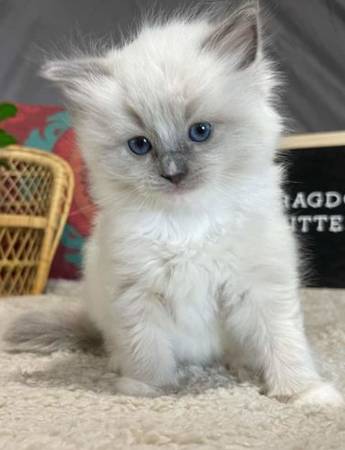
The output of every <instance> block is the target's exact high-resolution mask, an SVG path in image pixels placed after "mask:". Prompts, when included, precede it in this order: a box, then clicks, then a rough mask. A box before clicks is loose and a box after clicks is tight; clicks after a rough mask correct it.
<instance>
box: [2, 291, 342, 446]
mask: <svg viewBox="0 0 345 450" xmlns="http://www.w3.org/2000/svg"><path fill="white" fill-rule="evenodd" d="M67 292H69V289H67ZM303 299H304V308H305V320H306V326H307V333H308V336H309V338H310V340H311V343H312V346H313V348H314V350H315V351H316V352H317V354H318V356H319V358H318V359H319V361H320V362H319V364H320V367H321V370H322V372H323V373H324V374H325V375H327V376H328V377H329V378H331V379H332V380H333V381H335V383H336V384H337V386H338V387H339V388H340V390H341V391H342V392H343V393H345V292H343V291H336V290H334V291H328V290H307V291H305V292H304V293H303ZM66 301H73V299H72V298H69V297H68V296H67V294H66V290H65V292H64V293H62V294H60V295H57V294H49V295H46V296H41V297H35V298H33V297H31V298H30V297H26V298H21V299H19V298H15V299H9V300H1V301H0V327H1V328H0V329H1V330H2V329H3V328H4V327H5V326H6V323H8V321H9V320H10V319H11V318H12V317H13V316H14V315H15V314H17V313H18V312H20V311H23V310H25V311H28V310H31V309H33V308H37V307H40V308H45V307H50V306H53V305H56V304H61V305H62V304H63V302H66ZM115 376H116V375H115V374H114V373H112V372H111V371H110V370H109V369H108V366H107V360H106V359H105V358H104V357H101V356H95V355H89V354H82V353H74V354H71V353H66V352H58V353H55V354H53V355H50V356H35V355H32V354H20V355H18V354H17V355H16V354H12V355H10V354H7V353H5V352H3V351H1V352H0V383H1V384H0V448H1V449H6V450H12V449H13V450H21V449H28V450H42V449H44V450H50V449H59V450H60V449H63V450H84V449H90V450H91V449H95V450H96V449H97V450H101V449H102V450H111V449H121V450H126V449H143V450H144V449H157V448H161V449H200V450H202V449H234V450H235V449H236V450H239V449H262V450H264V449H265V450H268V449H274V450H276V449H280V450H281V449H293V450H307V449H312V450H316V449H327V450H331V449H337V450H338V449H339V450H340V449H345V410H344V409H338V410H332V409H315V408H313V409H311V408H306V407H305V408H297V407H294V406H291V405H285V404H281V403H278V402H277V401H275V400H270V399H268V398H266V397H264V396H262V395H260V394H259V391H258V388H257V387H256V386H254V385H250V384H241V385H240V384H238V383H236V381H235V380H233V379H232V378H231V376H230V375H229V374H228V373H227V372H226V371H225V370H224V369H222V368H220V367H215V368H210V369H197V368H190V369H188V370H186V371H185V372H183V373H182V372H181V389H180V391H179V393H177V394H176V393H175V394H171V395H167V396H163V397H160V398H155V399H141V398H130V397H126V396H120V395H117V394H116V392H114V389H113V381H114V378H115Z"/></svg>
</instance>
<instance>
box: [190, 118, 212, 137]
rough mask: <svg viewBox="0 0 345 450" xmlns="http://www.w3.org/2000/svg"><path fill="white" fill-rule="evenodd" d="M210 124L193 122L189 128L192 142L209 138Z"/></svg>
mask: <svg viewBox="0 0 345 450" xmlns="http://www.w3.org/2000/svg"><path fill="white" fill-rule="evenodd" d="M211 132H212V125H211V124H210V123H209V122H200V123H195V124H194V125H192V126H191V127H190V128H189V137H190V139H191V140H192V141H194V142H205V141H207V139H209V138H210V136H211Z"/></svg>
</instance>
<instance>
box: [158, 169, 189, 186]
mask: <svg viewBox="0 0 345 450" xmlns="http://www.w3.org/2000/svg"><path fill="white" fill-rule="evenodd" d="M185 176H186V174H185V173H182V172H181V173H177V174H176V175H162V177H163V178H165V179H166V180H168V181H170V183H173V184H179V183H180V182H181V181H182V180H183V178H184V177H185Z"/></svg>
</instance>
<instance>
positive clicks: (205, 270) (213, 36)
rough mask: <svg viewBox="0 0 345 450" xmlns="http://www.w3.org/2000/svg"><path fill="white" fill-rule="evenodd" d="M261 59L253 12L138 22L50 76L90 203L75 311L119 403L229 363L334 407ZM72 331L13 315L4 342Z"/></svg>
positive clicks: (268, 74)
mask: <svg viewBox="0 0 345 450" xmlns="http://www.w3.org/2000/svg"><path fill="white" fill-rule="evenodd" d="M263 53H264V52H263V49H262V46H261V42H260V33H259V29H258V19H257V7H256V2H254V1H251V2H247V3H246V4H245V5H244V6H243V2H242V7H241V8H237V9H234V8H232V7H231V6H230V7H227V8H225V10H224V14H223V15H222V17H220V16H219V15H214V16H212V15H211V16H207V15H206V16H197V17H194V18H193V17H188V18H185V19H183V18H181V17H175V18H173V19H171V20H169V21H166V22H162V23H156V24H149V25H144V26H143V27H142V29H141V30H140V32H139V33H138V35H137V36H136V38H135V39H133V40H132V41H131V42H128V43H126V44H125V45H123V46H122V47H121V48H113V49H111V50H110V51H108V52H107V53H105V54H104V55H101V56H97V57H85V58H76V59H72V60H68V59H66V60H61V61H52V62H49V63H48V64H47V65H46V66H45V68H44V75H45V77H47V78H49V79H51V80H54V81H56V82H57V83H58V84H59V85H60V86H61V87H62V89H63V91H64V93H65V96H66V98H67V100H68V102H69V106H70V111H71V113H72V117H73V120H74V126H75V129H76V132H77V136H78V141H79V144H80V148H81V150H82V152H83V155H84V158H85V161H86V164H87V168H88V171H89V175H90V179H91V185H92V193H93V197H94V199H95V201H96V203H97V205H98V206H99V214H98V217H97V220H96V223H95V226H94V230H93V233H92V236H91V238H90V240H89V242H88V245H87V249H86V257H85V270H84V279H85V292H84V297H85V310H86V313H87V316H88V318H89V320H90V322H91V323H92V324H94V325H95V326H96V328H97V329H98V330H99V331H100V332H101V334H102V336H103V339H104V341H105V344H106V348H107V350H108V352H109V353H110V357H111V363H112V366H113V368H114V369H115V370H117V371H119V372H120V374H121V378H118V379H117V381H116V383H117V388H118V391H119V392H122V393H126V394H133V395H155V394H158V393H160V392H162V391H163V389H164V387H167V386H171V385H174V384H175V383H176V373H177V367H178V366H179V365H181V364H189V363H192V364H202V365H204V364H209V363H211V362H212V361H215V360H223V361H224V362H226V363H228V364H229V365H231V366H235V367H241V366H249V367H251V368H252V369H253V370H254V371H256V372H259V373H260V374H261V375H262V379H263V382H264V386H265V391H266V392H267V394H268V395H269V396H274V397H277V398H279V399H283V400H286V401H293V402H298V403H316V404H332V405H338V404H341V396H340V394H338V393H337V391H336V390H335V389H334V388H333V387H332V386H331V385H330V384H326V383H325V382H323V381H322V380H321V378H320V376H319V375H318V373H317V371H316V369H315V366H314V363H313V361H312V357H311V354H310V350H309V347H308V344H307V341H306V338H305V334H304V330H303V321H302V314H301V307H300V301H299V294H298V287H299V277H298V273H297V265H298V261H297V260H298V257H297V251H296V244H295V241H294V239H293V236H292V233H291V231H290V229H289V227H288V224H287V220H286V217H285V216H284V213H283V209H282V201H281V189H280V178H281V175H280V172H281V171H280V169H279V167H277V165H275V164H274V162H273V159H274V152H275V149H276V147H277V143H278V139H279V135H280V132H281V120H280V117H279V115H278V113H277V111H276V110H275V108H274V106H273V103H272V95H273V94H272V90H273V88H274V85H275V77H274V73H273V72H272V69H271V66H270V63H269V62H268V61H267V60H266V59H265V57H264V54H263ZM74 319H75V317H74V316H70V315H68V314H66V315H65V318H64V319H61V317H60V318H59V319H58V320H59V322H57V321H55V322H54V320H53V319H52V318H50V319H49V320H48V322H47V325H48V326H47V325H44V320H43V319H42V317H41V318H39V317H37V316H33V317H31V318H28V317H26V318H22V319H20V321H19V322H17V323H16V324H14V325H13V326H12V327H11V329H10V330H9V331H8V333H7V336H6V338H7V340H8V341H9V342H12V345H13V346H14V347H16V348H17V349H18V348H19V349H20V348H22V349H30V348H31V349H32V348H35V349H36V350H37V349H39V348H40V347H41V350H42V349H43V348H48V349H50V350H53V349H55V348H56V347H58V346H59V345H60V344H61V343H62V341H64V340H66V339H67V337H66V335H67V334H68V333H70V328H73V327H76V328H75V333H76V334H77V335H78V337H79V338H80V337H81V336H82V335H83V333H84V332H86V331H87V326H86V322H82V320H84V319H82V318H79V319H78V320H79V322H78V323H77V320H74ZM85 320H86V319H85ZM61 330H62V331H61ZM78 333H79V334H78Z"/></svg>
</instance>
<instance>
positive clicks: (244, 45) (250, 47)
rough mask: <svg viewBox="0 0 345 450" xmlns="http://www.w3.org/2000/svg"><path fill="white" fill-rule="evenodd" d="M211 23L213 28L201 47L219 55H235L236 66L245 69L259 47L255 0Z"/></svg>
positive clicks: (256, 2) (257, 15)
mask: <svg viewBox="0 0 345 450" xmlns="http://www.w3.org/2000/svg"><path fill="white" fill-rule="evenodd" d="M225 15H226V16H227V17H226V18H223V19H219V18H218V20H216V21H215V22H213V23H212V26H213V29H212V30H211V33H210V35H209V36H208V37H207V39H206V40H205V41H204V43H203V48H205V49H208V50H211V51H216V52H217V53H218V54H220V55H221V56H224V57H226V56H227V55H229V56H231V55H236V56H238V58H239V61H238V64H237V68H238V69H245V68H247V67H249V66H250V65H251V64H252V63H253V62H254V61H255V59H256V57H257V55H258V53H259V47H260V29H259V4H258V1H257V0H251V1H247V2H245V4H244V5H242V6H241V7H239V8H237V9H236V10H235V11H232V12H230V13H228V14H225Z"/></svg>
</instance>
